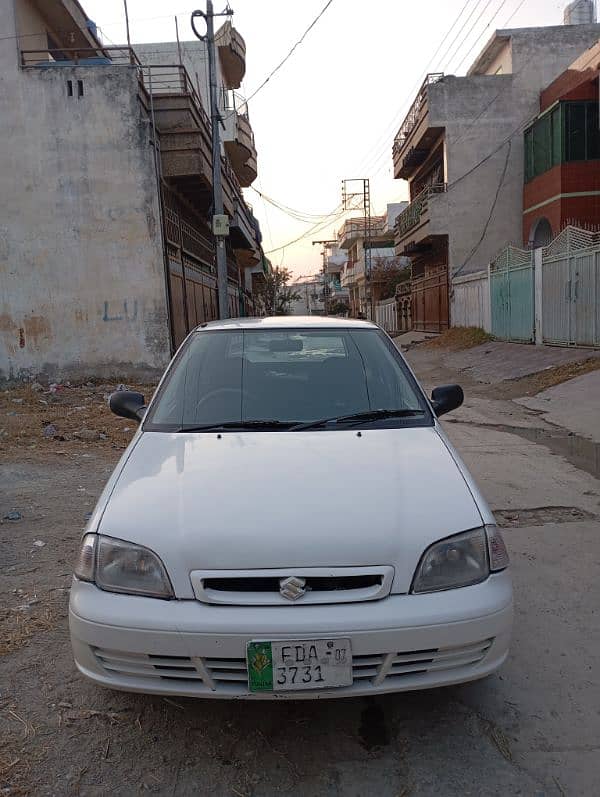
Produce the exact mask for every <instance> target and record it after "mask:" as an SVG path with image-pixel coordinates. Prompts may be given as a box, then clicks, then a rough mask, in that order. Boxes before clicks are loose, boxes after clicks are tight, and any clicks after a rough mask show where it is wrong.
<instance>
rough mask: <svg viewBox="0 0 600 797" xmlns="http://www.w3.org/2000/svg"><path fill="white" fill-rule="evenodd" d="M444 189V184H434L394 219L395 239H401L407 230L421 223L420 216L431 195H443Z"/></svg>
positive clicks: (425, 189)
mask: <svg viewBox="0 0 600 797" xmlns="http://www.w3.org/2000/svg"><path fill="white" fill-rule="evenodd" d="M446 188H447V186H446V183H434V184H433V185H428V186H427V188H424V189H423V190H422V191H421V193H420V194H418V195H417V196H416V197H415V198H414V199H413V201H412V202H411V203H410V205H409V206H408V207H407V208H406V209H405V210H403V211H402V213H400V215H399V216H398V218H397V219H396V224H395V225H394V230H395V233H396V237H397V238H401V237H402V236H403V235H404V234H405V233H406V232H408V230H411V229H412V228H413V227H416V226H417V224H418V223H419V222H420V221H421V216H422V215H423V213H424V212H425V210H426V209H427V203H428V201H429V197H430V196H431V195H432V194H443V193H444V192H445V191H446Z"/></svg>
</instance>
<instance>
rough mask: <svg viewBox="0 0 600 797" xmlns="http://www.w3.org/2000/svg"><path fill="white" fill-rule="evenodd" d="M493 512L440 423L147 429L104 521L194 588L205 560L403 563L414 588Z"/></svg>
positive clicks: (213, 563)
mask: <svg viewBox="0 0 600 797" xmlns="http://www.w3.org/2000/svg"><path fill="white" fill-rule="evenodd" d="M481 523H482V519H481V515H480V512H479V510H478V507H477V505H476V503H475V500H474V498H473V495H472V494H471V491H470V490H469V488H468V486H467V483H466V481H465V479H464V477H463V475H462V473H461V471H460V470H459V468H458V466H457V464H456V462H455V460H454V459H453V457H452V455H451V453H450V451H449V450H448V448H447V446H446V444H445V443H444V441H443V440H442V439H441V437H440V435H439V434H438V432H437V430H436V429H435V428H434V427H420V428H402V429H392V430H390V429H386V430H382V429H377V430H375V429H374V430H363V431H362V432H361V433H360V435H358V434H357V432H356V431H349V430H343V431H306V432H245V433H224V434H222V435H221V436H220V437H218V436H217V435H216V434H213V433H210V434H207V433H201V434H194V433H180V434H174V433H164V432H145V433H142V434H141V435H140V437H139V438H138V440H137V444H136V445H135V446H134V447H133V449H132V451H131V453H130V456H129V457H128V458H127V460H126V461H125V464H124V466H123V468H122V470H121V472H120V474H119V476H118V478H117V479H116V481H115V484H114V488H113V490H112V493H111V494H110V497H109V498H108V502H107V505H106V507H105V508H104V512H103V513H102V516H101V520H100V523H99V527H98V531H99V532H100V533H103V534H108V535H110V536H113V537H118V538H121V539H125V540H130V541H132V542H136V543H139V544H141V545H145V546H147V547H148V548H151V549H152V550H153V551H155V552H156V553H157V554H158V555H159V556H160V557H161V559H162V560H163V562H164V563H165V565H166V567H167V570H168V572H169V575H170V577H171V580H172V582H173V586H174V588H175V592H176V594H177V596H178V597H182V598H183V597H192V596H193V593H192V591H191V585H190V578H189V573H190V571H191V570H195V569H203V570H204V569H246V568H247V569H257V568H294V567H320V566H323V567H333V566H338V567H340V566H361V565H365V566H366V565H368V566H374V565H391V566H393V567H394V569H395V578H394V586H393V589H394V591H395V592H406V591H408V589H409V588H410V583H411V581H412V577H413V574H414V571H415V568H416V566H417V564H418V561H419V559H420V557H421V555H422V553H423V551H424V550H425V549H426V548H427V547H428V546H429V545H430V544H431V543H432V542H435V541H436V540H439V539H441V538H443V537H447V536H448V535H450V534H454V533H456V532H460V531H464V530H466V529H470V528H475V527H477V526H480V525H481Z"/></svg>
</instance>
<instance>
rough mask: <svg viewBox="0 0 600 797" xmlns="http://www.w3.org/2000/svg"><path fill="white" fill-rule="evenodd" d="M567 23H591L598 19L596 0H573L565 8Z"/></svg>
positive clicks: (565, 20)
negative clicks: (595, 6)
mask: <svg viewBox="0 0 600 797" xmlns="http://www.w3.org/2000/svg"><path fill="white" fill-rule="evenodd" d="M563 20H564V23H565V25H591V24H592V23H594V22H595V21H596V10H595V8H594V0H573V2H572V3H569V5H568V6H567V7H566V8H565V13H564V18H563Z"/></svg>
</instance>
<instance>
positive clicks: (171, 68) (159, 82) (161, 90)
mask: <svg viewBox="0 0 600 797" xmlns="http://www.w3.org/2000/svg"><path fill="white" fill-rule="evenodd" d="M140 74H141V80H142V83H143V85H144V88H145V89H146V91H147V92H148V93H149V94H153V95H155V96H161V95H163V96H164V95H185V96H188V97H190V98H191V100H192V102H193V103H194V105H195V107H196V110H197V111H198V113H199V115H200V116H201V117H202V120H203V121H204V123H205V124H206V127H207V130H208V131H210V120H209V118H208V113H207V112H206V110H205V108H204V105H203V104H202V98H201V97H200V94H199V93H198V91H197V90H196V87H195V86H194V84H193V83H192V80H191V78H190V76H189V73H188V71H187V69H186V68H185V67H184V66H182V65H181V64H158V65H156V66H155V65H150V64H148V65H146V66H142V67H141V69H140Z"/></svg>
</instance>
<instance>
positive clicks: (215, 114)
mask: <svg viewBox="0 0 600 797" xmlns="http://www.w3.org/2000/svg"><path fill="white" fill-rule="evenodd" d="M232 14H233V11H232V10H231V9H230V8H229V7H227V8H226V9H225V11H222V12H221V13H220V14H215V13H214V11H213V4H212V0H206V13H205V12H204V11H199V10H198V11H193V12H192V18H191V25H192V30H193V31H194V34H195V35H196V36H197V37H198V38H199V39H200V41H202V42H205V43H206V50H207V53H208V79H209V83H210V122H211V138H212V176H213V218H212V231H213V235H214V237H215V250H216V265H217V288H218V294H219V318H220V319H223V318H229V302H228V296H227V252H226V249H225V238H226V237H227V236H228V235H229V217H228V216H227V215H226V214H225V213H224V212H223V184H222V182H221V130H220V124H221V114H220V113H219V105H218V103H217V72H216V68H215V60H216V57H215V55H216V54H215V28H214V18H215V17H230V16H231V15H232ZM196 17H202V18H203V19H204V21H205V22H206V34H205V35H204V36H201V35H200V34H199V33H198V31H197V30H196V26H195V24H194V20H195V19H196Z"/></svg>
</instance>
